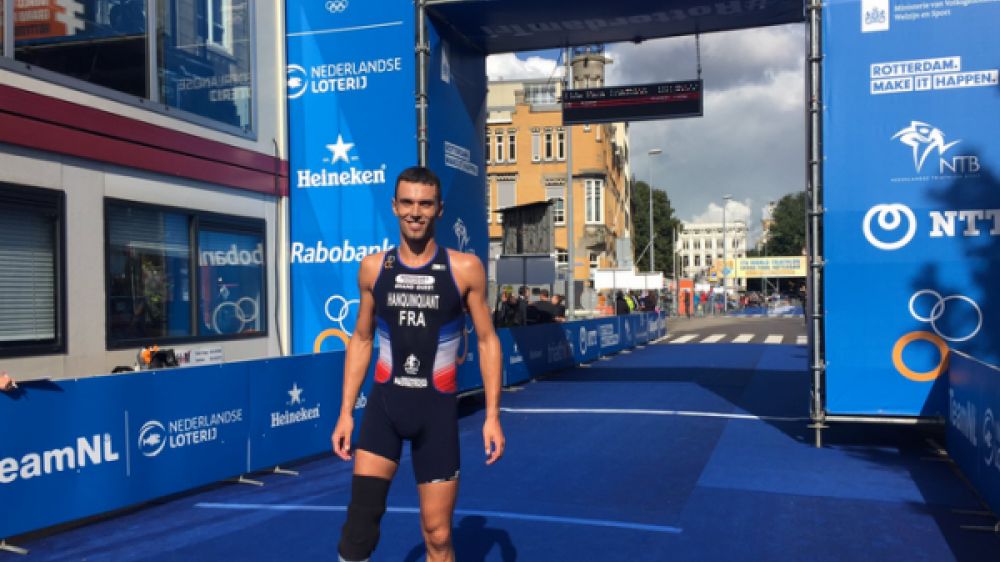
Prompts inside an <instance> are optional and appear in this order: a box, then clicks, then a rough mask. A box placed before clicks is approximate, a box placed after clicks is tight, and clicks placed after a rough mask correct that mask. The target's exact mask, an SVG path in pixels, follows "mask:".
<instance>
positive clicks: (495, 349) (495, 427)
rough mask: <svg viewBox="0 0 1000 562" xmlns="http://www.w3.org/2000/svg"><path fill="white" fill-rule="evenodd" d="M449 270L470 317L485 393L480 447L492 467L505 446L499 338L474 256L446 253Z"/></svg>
mask: <svg viewBox="0 0 1000 562" xmlns="http://www.w3.org/2000/svg"><path fill="white" fill-rule="evenodd" d="M449 252H450V253H449V256H450V257H451V266H452V271H453V272H454V274H455V280H456V281H458V284H459V289H461V290H462V291H463V293H464V298H465V306H466V308H467V309H468V311H469V316H471V317H472V324H473V326H475V328H476V337H477V338H478V340H479V370H480V371H481V372H482V376H483V390H485V392H486V422H485V423H484V424H483V445H484V447H485V449H486V464H493V463H494V462H496V461H498V460H499V459H500V457H502V456H503V450H504V446H505V444H506V443H505V441H504V436H503V429H502V428H501V427H500V384H501V376H502V371H501V370H502V368H503V354H502V352H501V351H500V338H498V337H497V333H496V332H495V331H494V330H493V321H492V319H491V315H490V309H489V306H488V305H487V304H486V271H485V270H484V269H483V263H482V262H481V261H479V258H477V257H476V256H474V255H471V254H465V253H462V252H454V251H450V250H449Z"/></svg>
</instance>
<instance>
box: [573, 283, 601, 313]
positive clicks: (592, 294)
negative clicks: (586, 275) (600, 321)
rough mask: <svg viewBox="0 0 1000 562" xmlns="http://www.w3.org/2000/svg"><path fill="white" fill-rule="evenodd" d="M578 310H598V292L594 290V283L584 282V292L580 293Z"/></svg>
mask: <svg viewBox="0 0 1000 562" xmlns="http://www.w3.org/2000/svg"><path fill="white" fill-rule="evenodd" d="M578 304H579V306H578V307H577V308H582V309H583V310H596V309H597V306H598V301H597V291H595V290H594V282H593V281H590V280H589V279H588V280H587V281H584V282H583V291H581V292H580V302H579V303H578Z"/></svg>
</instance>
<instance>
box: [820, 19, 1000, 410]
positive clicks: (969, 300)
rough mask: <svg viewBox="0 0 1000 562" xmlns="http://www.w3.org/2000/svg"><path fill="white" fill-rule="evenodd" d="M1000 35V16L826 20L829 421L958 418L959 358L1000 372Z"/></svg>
mask: <svg viewBox="0 0 1000 562" xmlns="http://www.w3.org/2000/svg"><path fill="white" fill-rule="evenodd" d="M998 19H1000V4H996V3H963V2H959V3H947V5H937V4H930V3H926V2H918V1H917V0H863V1H858V0H834V1H832V2H829V3H827V4H825V5H824V11H823V22H824V29H823V41H824V43H823V51H824V54H823V56H824V58H823V62H824V65H825V67H824V75H823V85H824V91H823V98H824V105H823V108H824V115H823V119H824V126H823V133H824V136H823V146H824V151H825V155H824V156H825V158H824V185H823V193H824V199H823V205H824V207H825V208H826V214H825V218H824V227H823V228H824V233H823V236H824V240H825V241H827V242H826V243H825V248H824V251H825V259H826V269H825V288H826V294H825V304H826V310H825V323H826V367H827V372H826V387H827V395H826V403H827V410H828V412H830V413H833V414H876V415H913V416H916V415H943V414H945V412H946V408H947V400H946V396H945V394H946V393H945V384H944V381H943V380H941V379H942V377H941V374H942V373H943V371H944V369H945V367H946V354H947V349H948V348H949V347H950V348H954V349H957V350H961V351H964V352H967V353H969V354H971V355H974V356H977V357H980V358H983V359H985V360H987V361H991V362H996V361H998V360H1000V326H998V324H997V321H996V319H997V318H1000V303H998V302H997V293H996V291H995V289H994V288H995V287H996V280H997V279H998V278H1000V182H998V180H997V176H996V173H997V168H998V166H1000V142H998V140H997V135H996V125H997V123H1000V96H998V95H997V88H998V84H1000V82H998V70H997V68H998V61H997V58H996V53H997V52H998V51H1000V36H998V35H997V34H996V33H995V29H994V28H995V22H996V21H997V20H998ZM991 289H994V290H991Z"/></svg>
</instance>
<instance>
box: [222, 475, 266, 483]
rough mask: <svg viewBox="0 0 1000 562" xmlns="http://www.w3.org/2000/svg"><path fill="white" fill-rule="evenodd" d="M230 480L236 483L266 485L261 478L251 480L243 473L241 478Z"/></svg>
mask: <svg viewBox="0 0 1000 562" xmlns="http://www.w3.org/2000/svg"><path fill="white" fill-rule="evenodd" d="M230 482H232V483H234V484H247V485H249V486H263V485H264V483H263V482H261V481H260V480H251V479H249V478H247V477H245V476H243V475H242V474H241V475H240V477H239V478H234V479H232V480H230Z"/></svg>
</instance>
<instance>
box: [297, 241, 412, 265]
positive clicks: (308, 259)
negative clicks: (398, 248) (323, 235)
mask: <svg viewBox="0 0 1000 562" xmlns="http://www.w3.org/2000/svg"><path fill="white" fill-rule="evenodd" d="M393 247H394V246H393V245H392V244H390V243H389V239H388V238H383V239H382V245H381V246H380V245H378V244H373V245H370V246H365V245H360V246H354V245H353V244H351V241H350V240H344V242H343V243H341V244H340V245H339V246H333V247H332V248H329V247H327V246H326V245H324V244H323V241H322V240H317V241H316V244H314V245H311V246H306V245H305V244H304V243H302V242H292V263H347V262H360V261H361V260H363V259H364V257H365V256H367V255H370V254H377V253H379V252H383V251H386V250H391V249H392V248H393Z"/></svg>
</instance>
